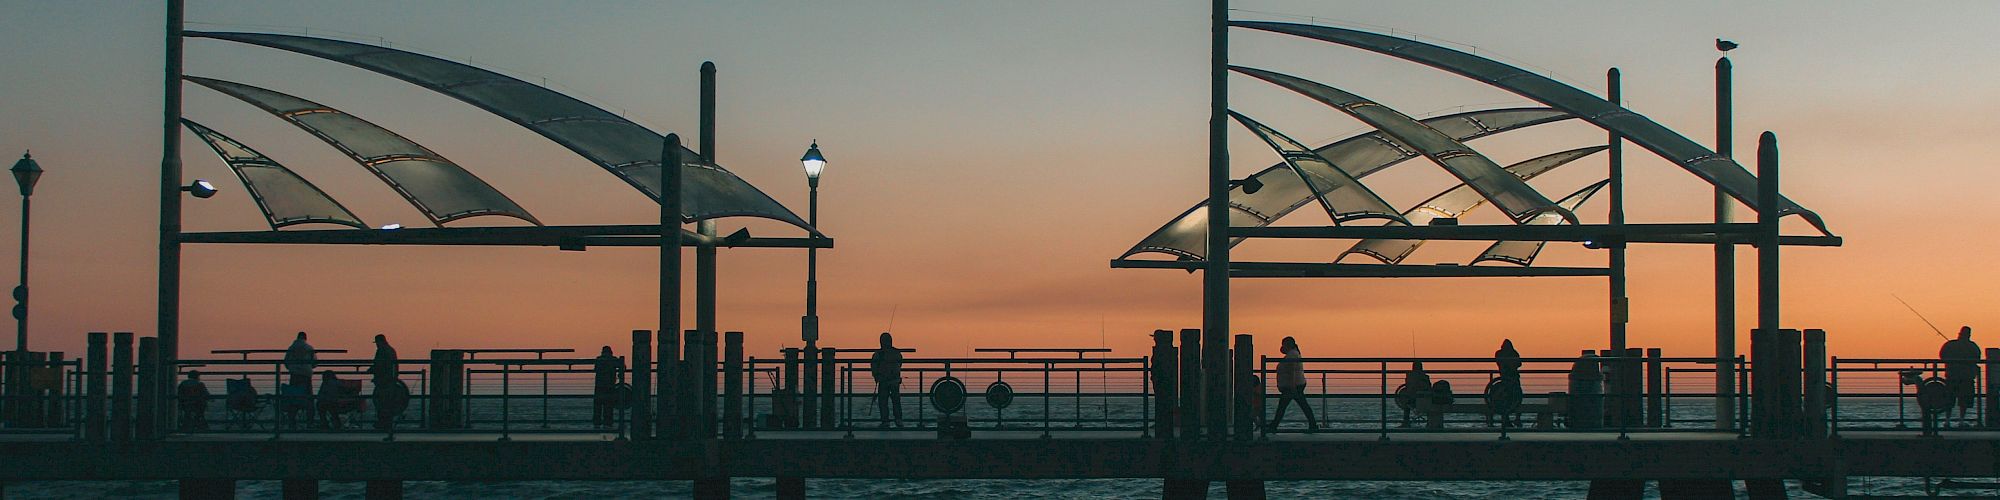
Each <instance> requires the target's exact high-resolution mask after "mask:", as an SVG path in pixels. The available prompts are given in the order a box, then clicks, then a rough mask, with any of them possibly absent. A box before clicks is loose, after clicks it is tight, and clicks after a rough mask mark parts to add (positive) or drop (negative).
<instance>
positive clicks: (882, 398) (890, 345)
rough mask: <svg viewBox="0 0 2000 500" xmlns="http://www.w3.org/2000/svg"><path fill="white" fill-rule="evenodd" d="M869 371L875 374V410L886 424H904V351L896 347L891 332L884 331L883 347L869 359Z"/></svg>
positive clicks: (898, 425) (900, 425)
mask: <svg viewBox="0 0 2000 500" xmlns="http://www.w3.org/2000/svg"><path fill="white" fill-rule="evenodd" d="M868 371H869V372H870V374H872V375H874V376H875V410H876V414H878V415H881V416H882V421H883V423H884V425H885V426H886V425H887V424H888V423H890V422H894V423H895V424H896V426H897V427H902V426H903V401H902V396H903V351H900V350H897V349H896V340H895V338H893V337H890V336H889V332H882V348H880V349H876V350H875V355H874V356H873V357H870V358H869V359H868Z"/></svg>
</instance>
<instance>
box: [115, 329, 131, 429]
mask: <svg viewBox="0 0 2000 500" xmlns="http://www.w3.org/2000/svg"><path fill="white" fill-rule="evenodd" d="M111 440H112V441H118V442H126V441H131V440H132V332H118V333H113V334H111Z"/></svg>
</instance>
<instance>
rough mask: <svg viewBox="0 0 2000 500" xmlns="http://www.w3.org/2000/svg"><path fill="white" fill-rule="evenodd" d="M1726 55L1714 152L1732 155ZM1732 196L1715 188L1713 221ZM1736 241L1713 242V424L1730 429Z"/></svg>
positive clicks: (1721, 61) (1726, 213) (1729, 206)
mask: <svg viewBox="0 0 2000 500" xmlns="http://www.w3.org/2000/svg"><path fill="white" fill-rule="evenodd" d="M1732 67H1733V66H1731V65H1730V63H1729V57H1727V56H1724V57H1721V58H1718V59H1716V60H1715V153H1716V154H1719V155H1722V156H1727V157H1733V156H1735V152H1734V151H1735V148H1736V146H1735V142H1736V141H1735V140H1734V139H1732V138H1731V136H1732V135H1734V134H1735V123H1734V122H1735V109H1734V108H1735V97H1734V96H1732V94H1733V93H1734V92H1733V91H1732V90H1731V86H1732V83H1731V76H1730V68H1732ZM1735 202H1736V201H1735V200H1731V199H1729V193H1727V192H1724V191H1723V190H1722V187H1721V186H1717V187H1716V188H1715V223H1716V224H1728V223H1729V222H1730V211H1732V210H1733V209H1734V207H1733V204H1734V203H1735ZM1735 379H1736V244H1734V243H1724V242H1716V244H1715V428H1716V429H1719V430H1729V429H1730V428H1732V427H1734V426H1735V422H1736V420H1735V415H1736V395H1735V394H1734V393H1735V390H1736V386H1735V383H1734V381H1735Z"/></svg>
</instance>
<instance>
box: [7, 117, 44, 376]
mask: <svg viewBox="0 0 2000 500" xmlns="http://www.w3.org/2000/svg"><path fill="white" fill-rule="evenodd" d="M8 171H10V172H13V173H14V184H16V185H19V186H20V187H21V284H20V285H19V286H15V287H14V324H15V332H14V350H17V351H22V352H27V350H28V209H29V205H28V197H29V196H30V195H33V194H35V183H36V182H37V181H40V180H41V179H42V165H41V164H40V163H37V162H35V157H34V155H31V154H28V152H26V151H23V152H21V159H20V161H16V162H14V168H10V169H8Z"/></svg>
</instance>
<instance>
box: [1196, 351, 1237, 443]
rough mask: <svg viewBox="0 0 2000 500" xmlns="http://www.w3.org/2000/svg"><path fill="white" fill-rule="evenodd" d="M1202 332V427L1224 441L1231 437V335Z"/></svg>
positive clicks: (1215, 437)
mask: <svg viewBox="0 0 2000 500" xmlns="http://www.w3.org/2000/svg"><path fill="white" fill-rule="evenodd" d="M1201 333H1202V339H1201V365H1202V368H1201V370H1202V382H1201V383H1202V386H1203V388H1202V408H1201V412H1202V413H1201V417H1202V422H1203V427H1206V428H1207V432H1208V437H1209V438H1211V439H1225V438H1227V437H1228V436H1229V385H1230V384H1229V333H1228V332H1225V331H1222V330H1204V331H1202V332H1201Z"/></svg>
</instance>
